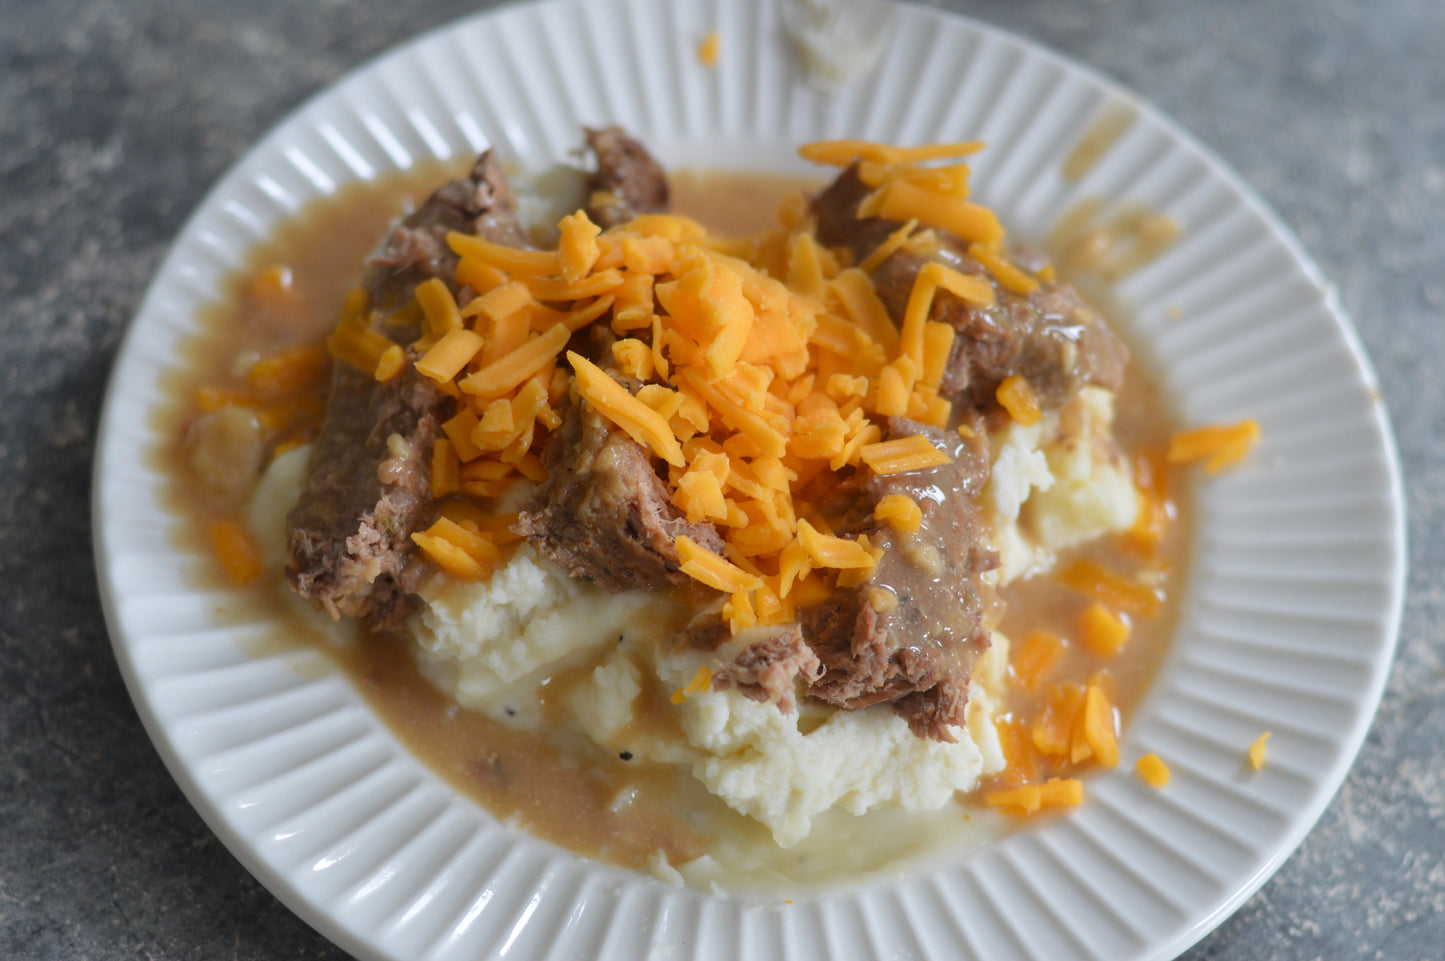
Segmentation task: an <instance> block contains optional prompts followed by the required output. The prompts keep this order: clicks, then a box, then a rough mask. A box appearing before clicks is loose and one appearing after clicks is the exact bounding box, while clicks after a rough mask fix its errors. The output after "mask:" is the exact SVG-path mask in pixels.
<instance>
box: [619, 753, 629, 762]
mask: <svg viewBox="0 0 1445 961" xmlns="http://www.w3.org/2000/svg"><path fill="white" fill-rule="evenodd" d="M617 756H618V757H620V758H622V760H624V761H630V760H632V752H631V751H623V752H622V753H621V754H619V755H617Z"/></svg>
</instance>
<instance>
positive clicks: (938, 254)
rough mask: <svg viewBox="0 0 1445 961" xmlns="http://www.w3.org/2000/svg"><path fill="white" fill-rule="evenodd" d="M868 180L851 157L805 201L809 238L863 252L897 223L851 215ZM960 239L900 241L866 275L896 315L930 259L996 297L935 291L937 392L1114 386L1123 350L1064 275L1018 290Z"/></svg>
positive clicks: (966, 397)
mask: <svg viewBox="0 0 1445 961" xmlns="http://www.w3.org/2000/svg"><path fill="white" fill-rule="evenodd" d="M868 193H869V187H868V186H867V184H865V183H863V181H862V180H860V179H859V177H858V171H857V168H856V167H853V168H849V169H848V170H845V171H844V172H843V173H842V174H840V175H839V176H838V178H837V179H836V180H835V181H834V182H833V183H832V184H831V185H830V186H829V187H828V188H827V189H826V190H824V191H823V192H822V193H821V194H819V195H818V196H817V197H816V198H815V199H814V201H813V213H814V216H815V217H816V218H817V222H818V239H819V240H820V241H822V242H823V243H824V244H826V245H828V246H830V247H843V248H846V249H847V250H848V251H849V252H850V253H851V254H852V256H853V258H854V260H855V262H856V261H861V260H863V259H864V258H866V257H867V256H868V255H869V254H870V253H872V252H873V250H874V249H875V248H877V246H878V245H879V244H880V243H882V242H883V240H884V238H886V237H887V236H888V235H889V234H890V233H892V232H893V231H894V230H896V229H897V228H898V226H899V225H898V224H897V223H895V222H894V221H891V220H885V219H883V218H880V217H865V218H859V217H858V205H859V204H860V203H861V202H862V200H863V198H864V197H866V196H867V195H868ZM966 247H967V245H966V244H964V243H963V242H962V241H960V240H959V239H958V238H956V237H953V236H951V235H948V234H943V235H940V236H939V238H938V245H937V247H936V248H934V249H933V250H930V251H928V252H927V253H919V252H917V251H913V250H909V249H903V250H899V251H897V252H896V253H894V254H892V255H891V256H889V257H888V258H887V259H886V260H884V261H883V263H882V264H881V265H879V267H878V268H877V269H876V270H875V271H874V273H873V283H874V285H875V286H876V287H877V289H878V294H879V296H880V297H881V298H882V300H883V302H884V304H885V305H886V306H887V307H888V311H889V313H890V314H891V315H892V317H893V319H894V321H895V322H896V323H901V322H902V319H903V312H904V309H905V307H907V305H908V296H909V293H910V292H911V291H912V289H913V281H914V278H915V277H917V275H918V271H919V269H920V268H922V267H923V265H924V264H926V263H928V262H929V261H930V260H933V261H938V262H941V263H944V264H947V265H948V266H950V267H953V268H954V269H956V270H958V271H959V272H961V273H964V274H972V275H976V276H980V277H983V278H985V279H986V280H988V281H989V282H990V283H992V284H993V287H994V293H995V295H996V302H995V304H994V306H992V307H979V306H977V305H975V304H970V303H968V302H966V301H963V300H960V299H959V298H957V297H955V296H953V295H952V294H950V293H947V292H946V291H939V292H938V293H937V294H936V295H935V297H934V301H933V311H932V314H931V319H933V320H937V321H942V322H944V323H948V324H950V325H951V326H952V327H953V328H954V329H955V330H957V331H958V334H959V336H958V337H957V338H955V340H954V350H953V355H952V357H951V358H950V360H949V364H948V369H947V372H946V373H945V376H944V382H943V393H944V394H945V395H946V396H948V397H950V398H952V399H955V400H960V401H963V402H964V403H966V404H967V405H968V406H971V407H977V408H979V409H981V410H985V411H990V410H994V409H996V408H997V406H998V404H997V401H996V400H995V397H994V394H995V392H996V391H997V389H998V385H999V384H1000V383H1002V382H1003V380H1004V378H1006V377H1008V376H1010V375H1013V374H1018V375H1020V376H1022V377H1024V378H1025V379H1026V380H1027V381H1028V383H1029V386H1030V387H1031V388H1032V389H1033V391H1034V393H1035V394H1036V395H1037V396H1038V398H1039V401H1040V403H1041V404H1042V405H1043V406H1044V407H1045V408H1046V409H1056V408H1058V407H1062V406H1063V405H1064V404H1065V403H1066V402H1067V401H1068V400H1069V398H1071V397H1073V396H1074V395H1075V394H1076V393H1078V391H1079V388H1081V387H1083V386H1085V385H1087V384H1097V385H1099V386H1102V387H1107V388H1110V389H1117V388H1118V387H1119V385H1120V384H1121V383H1122V382H1123V375H1124V365H1125V363H1126V362H1127V360H1128V351H1127V350H1126V349H1125V347H1124V345H1123V343H1122V342H1121V341H1120V340H1119V338H1118V337H1116V336H1115V335H1114V333H1113V331H1111V330H1110V329H1109V327H1108V325H1107V324H1105V323H1104V322H1103V321H1101V320H1100V319H1098V318H1097V317H1095V316H1094V314H1093V313H1092V312H1091V311H1090V310H1089V309H1088V307H1086V306H1085V305H1084V303H1083V301H1082V300H1081V299H1080V298H1079V296H1078V294H1077V293H1076V292H1075V291H1074V289H1073V288H1072V287H1071V286H1069V285H1068V284H1061V283H1054V284H1040V285H1039V288H1038V289H1037V290H1035V291H1034V292H1033V293H1031V294H1028V295H1019V294H1015V293H1013V292H1012V291H1010V290H1008V289H1007V288H1005V287H1003V286H1002V285H1000V284H998V283H997V282H995V281H994V279H993V277H992V275H991V274H990V273H989V272H988V270H987V268H985V267H984V266H983V265H982V264H981V263H979V262H978V261H977V260H975V259H974V258H972V257H970V256H969V255H968V253H967V252H966Z"/></svg>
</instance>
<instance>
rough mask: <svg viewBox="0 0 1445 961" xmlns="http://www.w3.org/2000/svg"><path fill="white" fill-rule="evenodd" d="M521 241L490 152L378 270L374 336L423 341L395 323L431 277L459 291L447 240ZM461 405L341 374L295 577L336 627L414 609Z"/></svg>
mask: <svg viewBox="0 0 1445 961" xmlns="http://www.w3.org/2000/svg"><path fill="white" fill-rule="evenodd" d="M451 230H458V231H462V232H465V233H482V234H485V235H486V236H488V237H490V238H491V239H494V240H497V241H499V242H505V243H512V242H520V238H521V231H520V228H519V227H518V226H517V222H516V205H515V202H514V200H513V198H512V194H511V191H510V190H508V189H507V185H506V182H505V181H504V180H503V179H502V175H501V171H500V168H499V166H498V164H497V162H496V160H495V158H494V157H493V156H492V154H491V153H490V152H488V153H485V154H483V155H482V156H481V157H480V158H479V159H478V161H477V163H476V165H475V166H474V167H473V168H472V171H471V173H470V175H469V176H467V177H466V178H464V179H462V180H458V181H454V182H452V183H448V184H446V185H445V186H443V187H441V188H440V189H438V190H437V191H436V192H435V193H433V194H432V195H431V197H430V198H428V200H427V201H426V202H425V203H424V204H422V205H421V206H420V207H418V208H417V210H416V211H415V212H413V213H412V214H411V215H410V216H408V217H407V218H406V219H405V220H404V221H403V222H402V223H401V224H399V225H398V226H397V227H396V228H395V229H394V230H393V231H392V233H391V236H390V237H389V238H388V240H387V242H386V244H385V246H384V247H383V249H382V251H381V253H380V254H379V255H378V256H377V257H376V258H374V260H373V261H372V266H371V268H370V269H369V270H368V272H367V275H366V279H365V282H364V284H365V287H366V289H367V293H368V296H369V302H370V304H371V305H372V306H373V308H375V309H376V316H377V318H378V319H377V320H376V322H375V325H376V328H377V329H378V330H381V331H382V332H384V333H385V334H386V335H387V336H388V337H390V338H392V339H393V340H395V341H397V342H398V343H401V344H410V343H411V342H412V341H413V340H415V339H416V336H417V334H418V331H417V330H416V329H415V328H413V327H410V326H407V325H406V324H404V323H400V322H397V321H396V319H395V318H394V317H392V316H391V315H389V314H388V313H387V311H388V310H390V309H394V308H396V307H398V306H400V305H401V304H403V303H405V301H406V300H407V299H408V298H409V297H410V295H411V292H412V290H413V289H414V288H415V286H416V284H417V283H419V282H421V281H422V280H424V279H426V278H427V277H441V278H442V279H443V280H445V281H447V282H448V283H452V282H453V280H452V275H453V273H454V271H455V267H456V258H455V256H454V255H453V254H452V253H451V251H450V250H449V249H448V248H447V246H446V234H447V232H448V231H451ZM451 403H452V401H451V400H450V399H449V398H447V397H446V396H445V395H443V394H442V393H441V392H440V391H438V390H437V388H436V385H435V384H433V383H432V381H430V380H429V379H427V378H425V377H422V376H420V375H419V374H417V373H416V371H415V370H414V369H413V368H412V367H411V366H410V365H408V366H407V367H405V368H404V370H403V372H402V373H401V374H399V375H398V376H397V377H395V378H394V379H393V380H391V381H390V382H388V383H385V384H378V383H377V382H376V380H375V378H374V377H372V376H371V375H370V374H369V373H366V372H363V371H359V370H356V369H355V368H353V367H351V366H350V365H348V364H344V363H338V364H337V365H336V369H335V372H334V374H333V379H332V385H331V395H330V398H329V399H328V401H327V407H326V419H325V421H324V423H323V424H322V427H321V434H320V436H319V437H318V438H317V441H316V446H315V448H314V450H313V452H312V455H311V472H310V474H309V476H308V477H307V481H306V488H305V490H304V491H303V492H302V495H301V498H300V500H299V501H298V502H297V504H296V506H295V507H294V508H293V509H292V510H291V513H290V514H289V515H288V516H287V527H288V535H287V536H288V550H289V559H288V563H287V571H286V574H287V578H288V579H289V580H290V582H291V585H292V586H293V587H294V588H295V589H296V591H297V592H298V593H299V594H301V596H302V597H305V598H308V599H309V600H311V601H312V602H313V603H315V604H316V605H317V606H318V607H320V608H322V609H324V610H326V611H328V612H329V613H330V614H331V615H332V616H333V617H338V616H341V615H346V616H350V617H359V618H365V619H366V620H367V621H368V622H369V623H370V624H371V625H372V626H374V627H381V628H385V627H391V626H394V625H396V624H397V623H399V622H400V621H401V619H402V618H404V617H405V616H406V614H407V613H408V611H409V609H410V604H411V594H412V592H413V591H414V590H415V588H416V586H417V583H416V582H417V580H418V577H419V574H420V572H421V570H422V569H421V567H420V566H419V564H417V563H413V558H412V553H413V545H412V541H411V535H412V533H413V532H414V531H416V530H418V529H419V528H421V527H422V526H424V525H425V524H427V523H428V522H429V521H430V520H431V516H432V513H433V504H432V499H431V486H430V463H431V450H432V442H433V441H434V440H435V438H436V433H437V429H438V426H439V425H440V423H441V421H442V420H444V419H445V418H446V417H447V416H449V414H450V405H451Z"/></svg>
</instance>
